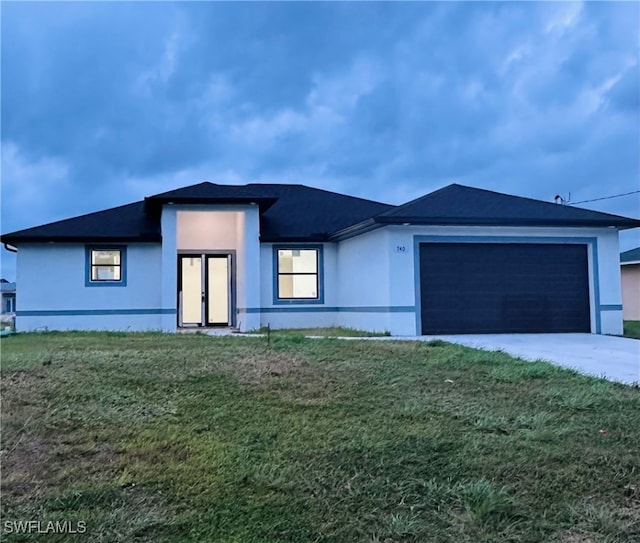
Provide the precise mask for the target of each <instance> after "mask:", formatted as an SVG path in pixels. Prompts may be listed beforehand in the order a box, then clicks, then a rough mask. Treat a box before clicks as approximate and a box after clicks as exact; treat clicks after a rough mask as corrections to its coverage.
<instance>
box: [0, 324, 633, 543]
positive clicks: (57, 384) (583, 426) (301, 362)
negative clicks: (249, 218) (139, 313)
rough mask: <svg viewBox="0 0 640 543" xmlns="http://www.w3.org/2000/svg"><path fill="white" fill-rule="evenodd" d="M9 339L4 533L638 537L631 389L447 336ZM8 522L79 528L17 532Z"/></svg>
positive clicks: (465, 542) (110, 537)
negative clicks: (76, 528) (83, 528)
mask: <svg viewBox="0 0 640 543" xmlns="http://www.w3.org/2000/svg"><path fill="white" fill-rule="evenodd" d="M0 347H1V348H2V390H1V391H0V392H1V394H2V526H0V533H1V535H2V537H1V539H2V541H28V542H32V541H43V542H44V541H46V542H54V541H59V542H62V541H65V542H66V541H76V540H77V541H105V542H130V541H138V542H175V543H178V542H196V541H198V542H200V541H202V542H220V543H275V542H291V543H305V542H323V543H329V542H332V543H350V542H354V543H355V542H365V543H374V542H377V543H399V542H402V543H405V542H452V543H453V542H455V543H483V542H495V543H498V542H501V543H502V542H531V543H533V542H541V541H544V542H558V543H587V542H605V541H606V542H632V541H638V540H639V538H640V457H639V456H638V451H640V431H639V430H638V429H639V428H640V390H639V389H637V388H632V387H625V386H622V385H618V384H614V383H609V382H605V381H601V380H598V379H594V378H588V377H583V376H580V375H577V374H575V373H572V372H570V371H566V370H563V369H559V368H556V367H554V366H551V365H549V364H546V363H542V362H540V363H526V362H522V361H518V360H514V359H513V358H510V357H509V356H508V355H506V354H504V353H489V352H483V351H475V350H472V349H468V348H465V347H462V346H456V345H449V344H446V343H442V342H437V343H436V342H434V343H431V344H428V343H419V342H374V341H349V342H343V341H339V340H335V339H324V340H307V339H304V338H302V337H301V336H297V335H296V336H290V337H288V336H277V335H276V336H274V337H272V338H271V342H270V344H267V342H266V340H265V338H233V337H232V338H228V337H227V338H225V337H221V338H211V337H207V336H201V335H162V334H124V333H122V334H116V333H114V334H92V333H75V334H64V333H49V334H17V335H14V336H10V337H6V338H3V339H2V340H0ZM13 520H16V521H18V520H21V521H25V520H41V521H43V522H47V521H56V520H59V521H63V520H67V521H72V522H76V523H77V522H78V521H80V520H82V521H85V522H86V523H87V533H86V534H80V535H77V536H69V535H51V534H47V535H37V534H32V535H29V536H19V535H16V534H9V533H7V531H6V523H7V521H9V522H11V521H13Z"/></svg>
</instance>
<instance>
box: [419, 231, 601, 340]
mask: <svg viewBox="0 0 640 543" xmlns="http://www.w3.org/2000/svg"><path fill="white" fill-rule="evenodd" d="M420 287H421V315H422V332H423V333H425V334H441V333H442V334H444V333H500V332H503V333H509V332H588V331H589V330H590V311H589V283H588V260H587V248H586V245H578V244H576V245H560V244H502V243H496V244H490V243H489V244H487V243H478V244H476V243H425V244H421V245H420Z"/></svg>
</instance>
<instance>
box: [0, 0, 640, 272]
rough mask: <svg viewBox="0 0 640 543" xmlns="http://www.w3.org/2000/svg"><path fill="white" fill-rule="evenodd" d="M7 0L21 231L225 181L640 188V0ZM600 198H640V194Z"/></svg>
mask: <svg viewBox="0 0 640 543" xmlns="http://www.w3.org/2000/svg"><path fill="white" fill-rule="evenodd" d="M1 9H2V29H1V30H2V44H1V45H2V89H1V90H2V162H1V166H2V183H1V187H0V189H1V196H2V204H1V205H2V221H1V229H2V232H8V231H13V230H16V229H20V228H26V227H29V226H35V225H38V224H43V223H46V222H51V221H54V220H58V219H63V218H67V217H70V216H75V215H80V214H83V213H87V212H91V211H96V210H99V209H104V208H107V207H112V206H116V205H119V204H123V203H127V202H131V201H135V200H140V199H142V198H143V197H144V196H147V195H150V194H154V193H158V192H162V191H164V190H168V189H171V188H175V187H179V186H184V185H189V184H193V183H198V182H200V181H203V180H211V181H215V182H218V183H250V182H283V183H303V184H307V185H312V186H316V187H321V188H326V189H330V190H335V191H338V192H344V193H347V194H353V195H357V196H362V197H365V198H371V199H377V200H382V201H385V202H389V203H402V202H404V201H407V200H409V199H411V198H414V197H417V196H419V195H421V194H424V193H426V192H430V191H432V190H434V189H437V188H439V187H442V186H444V185H447V184H449V183H452V182H457V183H461V184H466V185H471V186H477V187H483V188H488V189H492V190H498V191H502V192H508V193H512V194H517V195H521V196H528V197H533V198H539V199H542V200H547V201H551V200H553V197H554V196H555V195H556V194H558V193H559V194H562V195H563V196H565V197H566V196H568V195H569V193H570V194H571V200H572V201H573V202H578V201H582V200H590V199H593V198H598V197H603V196H609V195H613V194H619V193H624V192H629V191H633V190H638V188H640V187H639V185H640V181H639V180H640V158H639V149H640V80H639V73H640V67H639V31H638V28H639V25H640V14H639V6H638V4H637V3H612V2H605V3H591V2H587V3H558V2H545V3H530V2H525V3H513V2H508V3H507V2H505V3H481V2H477V3H452V2H446V3H433V2H429V3H360V2H358V3H289V2H285V3H192V2H184V3H168V2H162V3H147V2H135V3H134V2H132V3H129V2H104V3H98V2H72V3H56V2H45V3H32V2H2V5H1ZM584 207H590V208H592V209H597V210H601V211H608V212H611V213H617V214H622V215H627V216H634V217H640V195H638V194H635V195H632V196H626V197H621V198H614V199H610V200H602V201H598V202H592V203H589V204H584ZM621 243H622V245H621V247H622V249H627V248H630V247H632V246H635V245H639V244H640V237H639V235H638V233H637V232H623V234H622V236H621ZM14 267H15V263H14V259H13V257H12V256H11V255H10V254H9V253H7V252H6V251H4V250H2V276H3V277H8V278H11V279H12V278H14V275H15V274H14Z"/></svg>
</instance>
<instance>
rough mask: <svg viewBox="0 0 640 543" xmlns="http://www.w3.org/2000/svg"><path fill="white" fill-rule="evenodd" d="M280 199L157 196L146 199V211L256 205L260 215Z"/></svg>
mask: <svg viewBox="0 0 640 543" xmlns="http://www.w3.org/2000/svg"><path fill="white" fill-rule="evenodd" d="M277 200H278V198H264V197H261V198H255V197H254V198H250V197H246V196H240V197H233V198H198V197H187V198H185V197H180V198H170V197H165V196H163V197H161V198H158V197H156V196H148V197H147V198H145V199H144V209H145V211H147V212H149V211H158V210H160V209H161V208H162V206H164V205H167V204H187V205H190V204H191V205H192V204H221V205H234V204H236V205H237V204H241V205H246V204H256V205H257V206H258V208H259V209H260V213H264V212H265V211H267V209H269V208H270V207H271V206H272V205H273V204H275V203H276V201H277Z"/></svg>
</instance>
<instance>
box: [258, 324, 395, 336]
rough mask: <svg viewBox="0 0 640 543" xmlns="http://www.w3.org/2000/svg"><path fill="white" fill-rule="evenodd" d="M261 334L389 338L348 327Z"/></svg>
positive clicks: (285, 330)
mask: <svg viewBox="0 0 640 543" xmlns="http://www.w3.org/2000/svg"><path fill="white" fill-rule="evenodd" d="M257 333H259V334H267V333H270V334H271V337H278V336H287V337H290V336H303V337H304V336H323V337H380V336H388V335H390V334H389V332H387V331H384V332H370V331H367V330H357V329H356V328H348V327H346V326H327V327H324V328H280V329H271V330H269V329H268V328H266V327H263V328H260V329H259V330H257Z"/></svg>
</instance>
